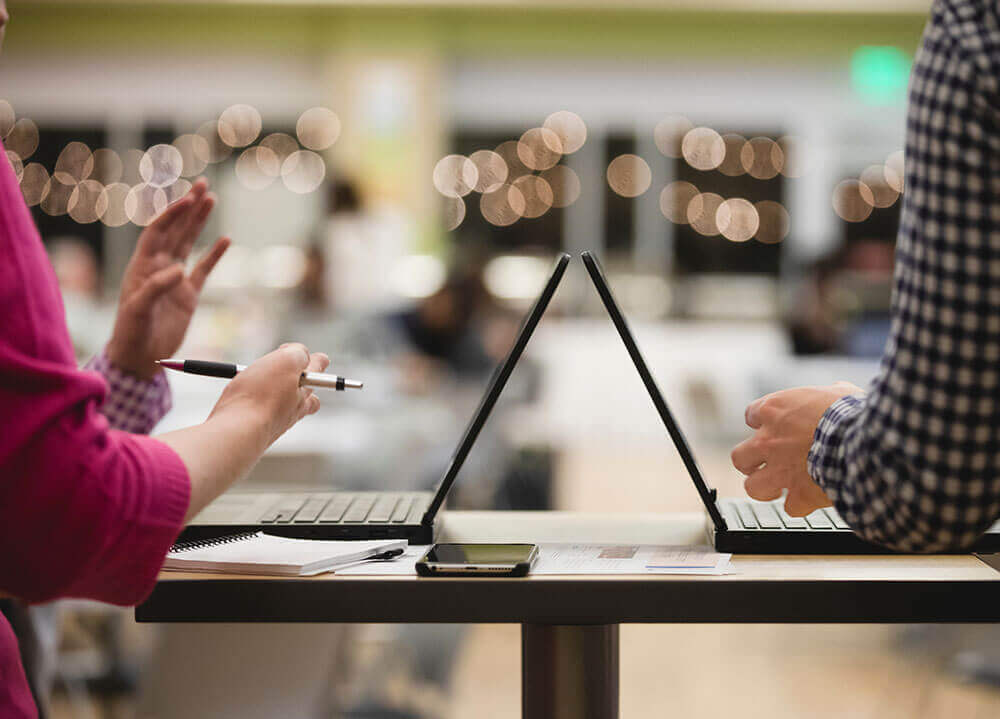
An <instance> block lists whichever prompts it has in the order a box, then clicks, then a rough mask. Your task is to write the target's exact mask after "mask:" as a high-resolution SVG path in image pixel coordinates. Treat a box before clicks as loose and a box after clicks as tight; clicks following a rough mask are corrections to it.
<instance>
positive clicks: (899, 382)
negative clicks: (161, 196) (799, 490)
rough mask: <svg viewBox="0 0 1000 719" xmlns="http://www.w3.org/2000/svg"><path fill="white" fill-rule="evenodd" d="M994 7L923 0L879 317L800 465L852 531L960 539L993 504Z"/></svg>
mask: <svg viewBox="0 0 1000 719" xmlns="http://www.w3.org/2000/svg"><path fill="white" fill-rule="evenodd" d="M998 14H1000V5H998V3H997V2H996V0H935V2H934V5H933V7H932V8H931V17H930V20H929V22H928V24H927V27H926V28H925V30H924V37H923V42H922V45H921V48H920V51H919V52H918V54H917V56H916V58H915V60H914V65H913V71H912V75H911V77H910V104H909V112H908V117H907V129H906V149H905V156H906V193H905V195H904V199H903V208H902V216H901V220H900V229H899V238H898V242H897V248H896V274H895V279H894V289H893V302H892V326H891V330H890V335H889V340H888V343H887V345H886V349H885V355H884V357H883V360H882V366H881V369H880V372H879V375H878V377H877V378H876V379H875V380H874V382H873V383H872V385H871V387H870V389H869V392H868V394H867V395H866V396H864V397H846V398H843V399H841V400H839V401H837V402H835V403H834V404H833V405H832V406H831V407H830V408H829V409H828V410H827V412H826V413H825V414H824V415H823V418H822V419H821V421H820V423H819V425H818V426H817V428H816V434H815V436H814V441H813V444H812V447H811V450H810V452H809V458H808V468H809V473H810V474H811V475H812V476H813V477H814V478H815V479H816V481H817V482H818V483H819V485H820V486H821V487H822V488H823V489H824V491H825V492H826V494H827V495H828V496H829V497H830V499H831V500H832V501H833V502H834V504H835V506H836V508H837V510H838V512H840V514H841V515H842V516H843V517H844V519H845V521H847V523H848V524H850V525H851V527H852V528H853V529H854V530H855V531H856V532H857V533H858V534H859V535H861V536H862V537H864V538H865V539H868V540H870V541H873V542H876V543H879V544H883V545H886V546H889V547H891V548H894V549H899V550H903V551H925V552H929V551H939V550H944V549H951V548H960V547H963V546H967V545H969V544H970V543H972V542H973V541H974V540H975V539H976V538H977V537H978V536H979V535H980V534H981V533H982V532H983V531H984V530H986V529H987V528H988V527H989V526H990V524H991V523H992V522H993V521H994V520H995V519H996V518H997V516H998V514H1000V386H998V378H1000V92H998V80H1000V25H998Z"/></svg>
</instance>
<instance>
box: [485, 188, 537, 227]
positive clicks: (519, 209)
mask: <svg viewBox="0 0 1000 719" xmlns="http://www.w3.org/2000/svg"><path fill="white" fill-rule="evenodd" d="M525 205H526V202H525V200H524V195H522V194H521V191H520V190H519V189H517V188H516V187H514V186H513V185H509V184H504V185H501V186H500V187H498V188H497V189H496V190H494V191H493V192H487V193H485V194H484V195H483V196H482V197H480V198H479V211H480V212H482V213H483V218H484V219H485V220H486V221H487V222H489V223H490V224H491V225H496V226H497V227H507V226H508V225H513V224H514V223H515V222H517V221H518V220H519V219H521V217H523V216H524V209H525Z"/></svg>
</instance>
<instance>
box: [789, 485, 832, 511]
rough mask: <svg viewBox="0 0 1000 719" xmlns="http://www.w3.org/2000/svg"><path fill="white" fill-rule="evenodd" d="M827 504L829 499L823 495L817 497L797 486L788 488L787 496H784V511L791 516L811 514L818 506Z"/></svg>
mask: <svg viewBox="0 0 1000 719" xmlns="http://www.w3.org/2000/svg"><path fill="white" fill-rule="evenodd" d="M829 505H830V500H828V499H826V497H825V496H823V497H821V498H817V497H816V496H812V495H807V494H806V493H805V492H803V491H802V490H800V489H799V488H797V487H796V488H795V489H792V490H789V492H788V496H787V497H785V511H786V512H788V513H789V514H790V515H792V516H793V517H804V516H806V515H807V514H812V513H813V512H815V511H816V510H817V509H819V508H820V507H827V506H829Z"/></svg>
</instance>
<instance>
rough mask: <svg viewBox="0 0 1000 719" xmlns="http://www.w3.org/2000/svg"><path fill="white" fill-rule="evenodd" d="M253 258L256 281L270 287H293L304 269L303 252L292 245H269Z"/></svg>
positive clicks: (300, 279) (304, 257)
mask: <svg viewBox="0 0 1000 719" xmlns="http://www.w3.org/2000/svg"><path fill="white" fill-rule="evenodd" d="M255 259H256V261H255V262H254V264H255V266H256V273H255V274H256V275H257V280H258V282H260V284H261V285H263V286H264V287H270V288H272V289H278V290H285V289H289V288H291V287H295V286H296V285H298V284H299V283H300V282H301V281H302V275H303V274H304V273H305V271H306V256H305V253H304V252H303V251H302V248H301V247H296V246H294V245H269V246H267V247H264V248H262V249H261V251H260V253H259V254H258V255H257V257H256V258H255Z"/></svg>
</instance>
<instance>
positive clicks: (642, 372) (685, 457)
mask: <svg viewBox="0 0 1000 719" xmlns="http://www.w3.org/2000/svg"><path fill="white" fill-rule="evenodd" d="M583 264H584V265H586V267H587V272H589V273H590V278H591V279H592V280H593V281H594V286H595V287H597V293H598V294H599V295H600V296H601V301H602V302H603V303H604V307H605V309H607V311H608V314H609V315H611V321H612V322H613V323H614V325H615V329H617V330H618V334H619V336H620V337H621V338H622V342H624V343H625V349H627V350H628V354H629V356H630V357H631V358H632V363H633V364H635V368H636V370H637V371H638V372H639V376H640V377H641V378H642V383H643V384H644V385H645V386H646V391H647V392H649V398H650V399H652V400H653V405H654V406H655V407H656V411H657V412H659V414H660V419H662V420H663V424H664V426H666V428H667V433H668V434H669V435H670V439H671V440H672V441H673V443H674V446H675V447H676V448H677V452H678V453H679V454H680V456H681V460H682V461H683V462H684V467H685V468H686V469H687V471H688V474H689V475H691V480H692V481H693V482H694V486H695V488H696V489H697V490H698V496H699V497H701V501H702V504H704V505H705V510H706V511H707V512H708V515H709V516H710V517H711V518H712V522H713V523H714V524H715V526H716V528H717V529H719V530H724V529H725V528H726V522H725V520H724V519H723V518H722V514H721V513H720V512H719V508H718V507H717V506H716V505H715V491H714V490H710V489H709V488H708V485H707V484H705V478H704V477H703V476H702V474H701V470H700V469H699V468H698V463H697V462H696V461H695V458H694V454H693V453H692V452H691V447H690V445H688V443H687V439H685V437H684V433H683V432H681V428H680V426H679V425H678V424H677V421H676V420H675V419H674V415H673V413H672V412H671V411H670V407H668V406H667V402H666V400H665V399H663V393H662V392H660V388H659V387H658V386H657V384H656V380H654V379H653V375H652V374H651V373H650V371H649V367H647V366H646V360H644V359H643V357H642V353H641V352H639V346H638V345H637V344H636V342H635V338H634V337H633V336H632V331H631V330H630V329H629V326H628V324H627V323H626V322H625V316H624V315H623V314H622V311H621V309H620V308H619V306H618V302H617V301H616V300H615V298H614V295H612V294H611V287H609V286H608V281H607V279H606V278H605V277H604V271H603V270H602V269H601V265H600V263H599V262H598V261H597V258H596V257H594V256H593V255H592V254H591V253H590V252H584V253H583Z"/></svg>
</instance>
